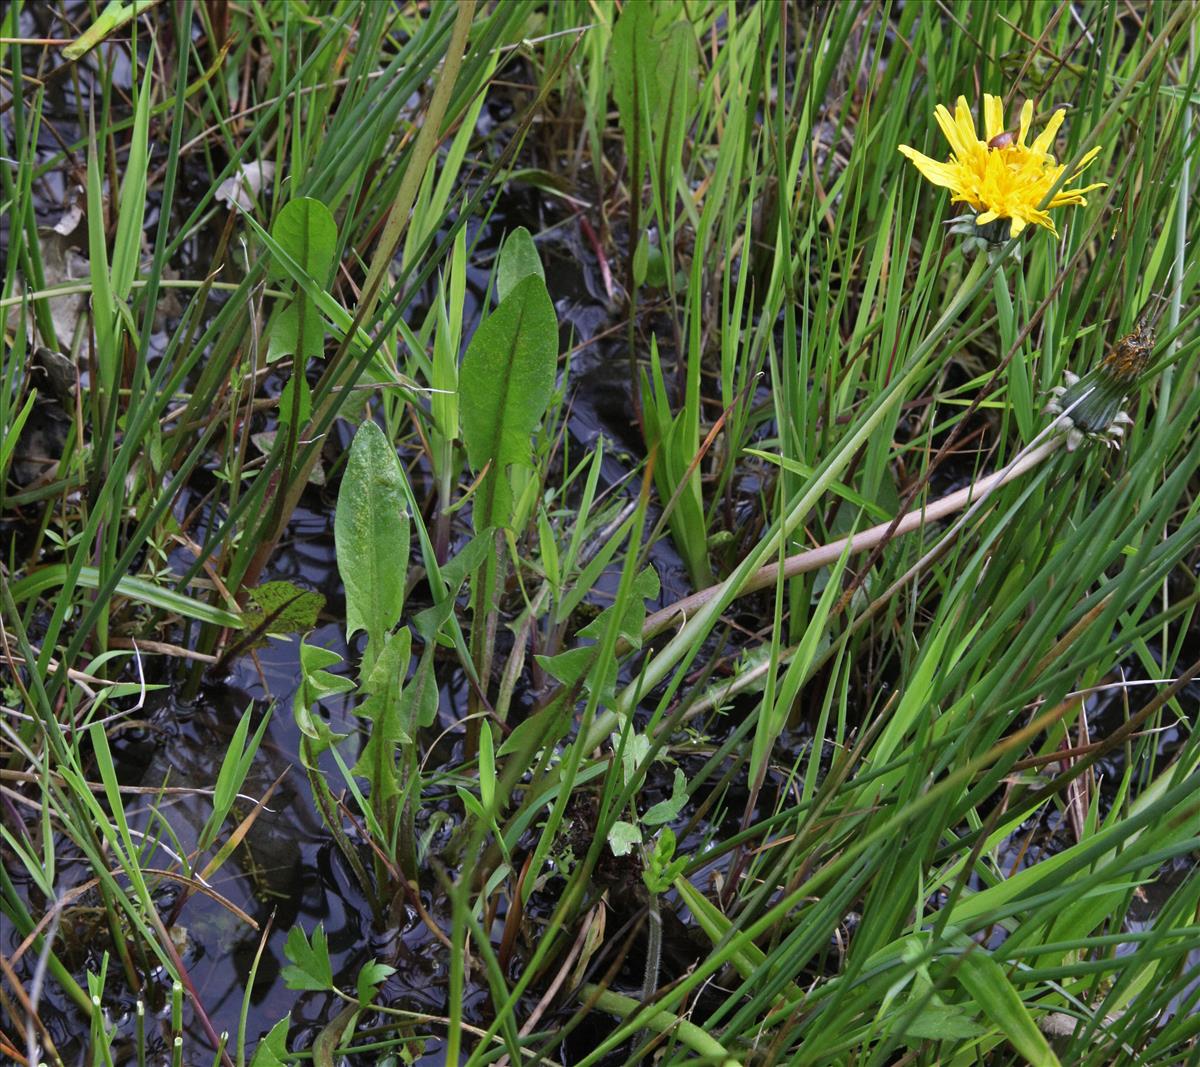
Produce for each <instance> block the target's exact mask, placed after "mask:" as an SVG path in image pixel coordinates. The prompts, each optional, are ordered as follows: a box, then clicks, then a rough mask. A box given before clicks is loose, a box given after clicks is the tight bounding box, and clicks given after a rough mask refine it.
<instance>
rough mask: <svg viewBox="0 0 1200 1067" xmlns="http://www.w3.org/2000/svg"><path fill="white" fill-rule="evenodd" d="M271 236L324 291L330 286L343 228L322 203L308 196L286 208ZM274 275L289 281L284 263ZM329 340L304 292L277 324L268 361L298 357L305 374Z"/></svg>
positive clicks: (269, 345) (285, 206)
mask: <svg viewBox="0 0 1200 1067" xmlns="http://www.w3.org/2000/svg"><path fill="white" fill-rule="evenodd" d="M271 236H272V237H274V238H275V240H276V241H277V242H278V243H279V246H280V248H282V249H283V250H284V251H285V252H286V253H287V254H288V255H289V256H290V257H291V258H292V259H293V260H294V261H295V263H296V264H297V265H298V266H299V267H300V269H301V270H303V271H304V272H305V274H306V275H307V276H308V277H309V278H311V279H312V281H313V282H315V283H316V284H317V285H319V286H321V287H322V288H324V287H325V286H326V285H327V284H328V282H329V277H330V275H331V274H332V272H333V260H334V256H335V254H336V252H337V224H336V223H335V222H334V221H333V215H332V214H330V211H329V208H327V207H326V206H325V205H324V204H322V203H321V201H319V200H314V199H313V198H312V197H308V196H302V197H298V198H297V199H295V200H292V201H290V202H289V203H287V204H285V205H284V207H283V210H282V211H280V212H279V217H278V218H277V219H276V220H275V225H274V226H272V227H271ZM272 273H273V274H274V275H275V277H277V278H279V279H280V280H283V279H285V278H287V277H288V272H287V271H286V270H284V269H283V268H282V267H281V266H280V265H279V264H278V263H274V264H273V270H272ZM324 341H325V329H324V327H323V325H322V323H321V313H320V310H319V309H318V308H317V306H316V304H315V303H314V302H313V301H311V300H309V299H308V294H307V293H305V291H304V290H303V289H302V288H299V289H297V291H296V295H295V297H294V298H293V300H292V302H291V303H290V304H288V305H287V306H286V307H285V308H283V310H282V311H280V313H279V314H278V316H277V317H276V319H275V321H274V322H273V323H272V325H271V337H270V341H269V344H268V350H267V360H268V361H272V360H276V359H279V358H280V357H281V356H285V355H289V354H295V355H296V356H297V359H296V367H297V373H302V372H303V368H304V362H305V361H306V360H308V359H309V358H313V357H320V356H321V355H322V353H323V351H324Z"/></svg>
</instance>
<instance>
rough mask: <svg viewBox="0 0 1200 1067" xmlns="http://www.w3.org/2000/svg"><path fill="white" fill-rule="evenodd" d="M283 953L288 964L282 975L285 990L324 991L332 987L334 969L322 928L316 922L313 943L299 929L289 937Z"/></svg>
mask: <svg viewBox="0 0 1200 1067" xmlns="http://www.w3.org/2000/svg"><path fill="white" fill-rule="evenodd" d="M283 954H284V955H285V956H286V957H287V958H288V959H289V960H290V961H291V962H290V963H289V964H288V965H287V966H286V967H284V968H283V971H282V972H281V973H282V975H283V981H284V983H285V984H286V985H287V987H288V989H312V990H326V989H332V988H333V966H332V965H331V964H330V962H329V942H328V940H327V939H326V937H325V927H324V926H323V925H322V924H321V923H317V928H316V929H315V930H314V931H313V935H312V941H311V942H310V941H309V940H308V938H307V937H305V936H304V930H303V928H301V927H300V926H293V927H292V929H291V932H290V933H289V934H288V938H287V943H286V944H285V945H284V946H283Z"/></svg>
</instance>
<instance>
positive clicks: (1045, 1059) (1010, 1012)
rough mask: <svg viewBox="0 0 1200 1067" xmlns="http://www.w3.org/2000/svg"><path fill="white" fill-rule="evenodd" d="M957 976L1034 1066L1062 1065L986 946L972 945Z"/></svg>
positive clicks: (957, 963)
mask: <svg viewBox="0 0 1200 1067" xmlns="http://www.w3.org/2000/svg"><path fill="white" fill-rule="evenodd" d="M954 977H955V978H956V979H957V980H958V982H959V983H960V984H961V985H962V987H963V989H965V990H966V991H967V994H968V995H969V996H970V998H971V999H972V1000H973V1001H974V1002H975V1003H976V1004H977V1005H978V1006H979V1007H980V1009H982V1011H983V1012H984V1014H985V1015H987V1017H988V1018H989V1019H991V1021H992V1022H993V1023H994V1024H995V1025H996V1026H997V1027H998V1028H999V1029H1000V1030H1001V1032H1003V1034H1004V1036H1005V1037H1007V1038H1008V1040H1009V1043H1010V1044H1011V1045H1012V1047H1013V1048H1015V1049H1016V1050H1017V1051H1018V1052H1019V1053H1020V1054H1021V1055H1022V1056H1023V1057H1025V1060H1026V1061H1027V1062H1028V1063H1030V1064H1032V1065H1033V1067H1060V1065H1059V1061H1058V1057H1057V1056H1055V1055H1054V1052H1053V1051H1052V1050H1051V1048H1050V1045H1049V1044H1048V1043H1047V1041H1046V1038H1045V1036H1044V1035H1043V1034H1042V1032H1041V1030H1039V1029H1038V1027H1037V1023H1035V1022H1034V1021H1033V1016H1032V1015H1030V1014H1029V1009H1028V1008H1026V1007H1025V1002H1024V1001H1023V1000H1022V999H1021V997H1020V995H1019V994H1018V993H1017V991H1016V989H1014V988H1013V985H1012V983H1011V982H1010V981H1009V980H1008V975H1006V974H1005V973H1004V968H1003V967H1001V966H1000V964H998V963H997V962H996V961H995V960H994V959H992V957H991V956H989V955H988V954H987V953H986V952H984V951H983V950H982V949H977V948H973V949H968V950H967V952H966V954H965V955H964V956H962V957H961V959H958V960H956V961H955V968H954Z"/></svg>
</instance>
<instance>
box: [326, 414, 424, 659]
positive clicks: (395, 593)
mask: <svg viewBox="0 0 1200 1067" xmlns="http://www.w3.org/2000/svg"><path fill="white" fill-rule="evenodd" d="M404 499H405V498H404V472H403V471H402V470H401V469H400V460H399V459H397V458H396V450H395V449H394V448H393V447H392V445H391V442H389V441H388V439H387V438H386V437H384V435H383V431H382V430H381V429H380V428H379V427H378V426H376V425H375V423H373V422H371V421H369V420H368V421H367V422H364V423H363V424H362V426H360V427H359V429H358V433H356V434H355V435H354V443H353V444H352V445H351V446H350V458H349V460H348V461H347V463H346V473H345V474H344V475H343V477H342V485H341V488H340V489H339V490H338V499H337V511H336V513H335V515H334V526H333V535H334V547H335V549H336V552H337V563H338V573H339V574H340V575H341V577H342V582H343V584H344V585H345V587H346V636H347V638H349V637H353V636H354V635H355V634H356V633H358V632H359V631H360V630H365V631H366V632H367V639H368V642H369V643H368V646H367V658H366V659H365V660H364V664H363V667H364V670H366V671H368V672H369V671H370V666H371V663H370V661H371V660H372V659H373V658H374V656H375V655H376V654H377V652H378V649H379V648H380V647H381V646H382V644H383V636H384V634H386V633H387V632H388V631H389V630H391V629H392V627H393V626H395V625H396V623H397V622H398V621H399V620H400V612H401V611H402V610H403V608H404V582H405V579H406V577H407V575H408V538H409V534H408V511H407V509H406V507H405V504H404Z"/></svg>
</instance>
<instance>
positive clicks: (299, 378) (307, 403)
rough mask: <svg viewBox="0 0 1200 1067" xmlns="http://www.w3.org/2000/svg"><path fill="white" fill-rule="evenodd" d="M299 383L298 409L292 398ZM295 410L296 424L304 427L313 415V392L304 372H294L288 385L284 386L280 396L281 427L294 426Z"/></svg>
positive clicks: (279, 414)
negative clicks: (293, 416) (293, 414)
mask: <svg viewBox="0 0 1200 1067" xmlns="http://www.w3.org/2000/svg"><path fill="white" fill-rule="evenodd" d="M297 382H299V383H300V400H299V405H300V406H299V407H296V400H295V398H294V397H293V396H292V394H293V392H294V391H295V388H296V383H297ZM293 408H294V409H295V424H296V425H297V426H303V425H304V424H305V423H306V422H308V417H309V415H311V414H312V390H311V389H310V388H309V384H308V378H307V377H306V376H305V375H304V374H303V373H302V372H293V374H292V375H291V377H289V378H288V380H287V384H286V385H284V387H283V392H281V393H280V394H279V409H278V418H279V422H280V424H281V425H283V426H291V425H292V412H293Z"/></svg>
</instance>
